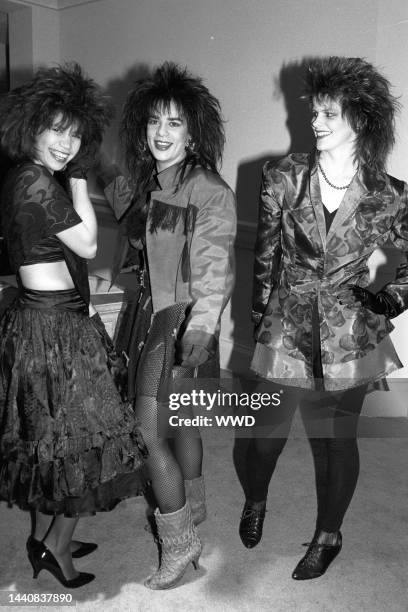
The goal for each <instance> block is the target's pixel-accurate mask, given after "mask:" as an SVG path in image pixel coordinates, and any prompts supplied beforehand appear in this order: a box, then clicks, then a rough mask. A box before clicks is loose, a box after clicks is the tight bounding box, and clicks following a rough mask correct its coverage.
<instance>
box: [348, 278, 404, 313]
mask: <svg viewBox="0 0 408 612" xmlns="http://www.w3.org/2000/svg"><path fill="white" fill-rule="evenodd" d="M348 289H349V290H350V291H351V294H352V296H353V297H354V299H355V301H357V302H360V304H361V305H362V306H363V307H364V308H368V310H371V312H374V313H375V314H381V315H385V316H386V317H388V318H389V319H392V318H394V317H396V316H397V315H399V314H400V313H401V312H402V310H401V308H400V306H399V304H398V302H397V301H396V300H395V299H394V298H393V297H392V296H391V295H390V294H389V293H387V292H386V291H378V293H372V292H371V291H369V290H368V289H365V288H364V287H359V286H358V285H349V286H348ZM343 302H344V300H343ZM340 303H342V302H340Z"/></svg>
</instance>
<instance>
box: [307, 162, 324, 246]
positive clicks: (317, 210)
mask: <svg viewBox="0 0 408 612" xmlns="http://www.w3.org/2000/svg"><path fill="white" fill-rule="evenodd" d="M309 176H310V180H309V194H310V201H311V203H312V206H313V210H314V214H315V217H316V222H317V228H318V230H319V234H320V239H321V241H322V245H323V249H324V250H326V220H325V218H324V212H323V202H322V196H321V193H320V185H319V175H318V173H317V166H316V163H315V159H314V157H313V156H311V159H310V167H309Z"/></svg>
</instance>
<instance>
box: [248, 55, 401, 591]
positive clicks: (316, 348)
mask: <svg viewBox="0 0 408 612" xmlns="http://www.w3.org/2000/svg"><path fill="white" fill-rule="evenodd" d="M305 97H306V99H308V100H309V102H310V105H311V110H312V120H311V124H312V128H313V131H314V134H315V137H316V150H315V151H313V153H311V154H305V153H297V154H291V155H288V156H287V157H285V158H284V159H282V160H281V161H279V162H278V163H277V164H272V163H271V162H267V163H266V165H265V166H264V169H263V180H262V188H261V197H260V210H259V226H258V235H257V243H256V248H255V256H256V259H255V270H254V274H255V280H254V299H253V322H254V324H255V325H256V328H255V339H256V348H255V353H254V356H253V360H252V369H253V371H254V372H256V373H257V374H258V375H259V376H260V377H261V378H262V379H265V380H267V381H271V382H270V384H271V385H274V384H277V385H278V387H277V389H278V391H281V390H284V391H285V392H284V394H283V395H282V394H281V400H282V405H281V408H280V409H279V410H276V411H275V413H274V414H273V415H272V414H271V412H269V413H268V414H266V415H264V418H263V421H262V419H261V420H260V421H259V424H263V425H264V426H265V428H266V429H264V430H263V431H262V430H261V429H259V430H258V431H257V432H255V434H254V435H255V437H254V439H253V440H252V441H251V443H250V446H249V450H248V455H247V470H248V477H249V483H248V485H247V487H246V491H245V494H246V502H245V506H244V511H243V514H242V517H241V523H240V536H241V539H242V541H243V543H244V545H245V546H247V547H248V548H252V547H253V546H256V545H257V544H258V542H259V541H260V539H261V536H262V526H263V521H264V516H265V506H266V498H267V493H268V486H269V482H270V479H271V476H272V474H273V471H274V469H275V465H276V462H277V460H278V457H279V454H280V453H281V451H282V449H283V447H284V445H285V442H286V438H287V434H288V432H289V429H290V425H291V421H292V418H293V414H294V411H295V409H296V406H297V404H298V403H300V407H301V412H302V417H303V420H304V423H305V428H306V432H307V434H308V437H309V441H310V444H311V448H312V452H313V457H314V463H315V470H316V489H317V520H316V531H315V534H314V537H313V538H312V541H311V543H310V545H309V547H308V549H307V552H306V555H305V556H304V557H303V558H302V559H301V561H300V562H299V563H298V565H297V567H296V568H295V570H294V572H293V575H292V576H293V578H294V579H296V580H307V579H311V578H316V577H318V576H321V575H322V574H323V573H324V572H325V571H326V569H327V568H328V566H329V565H330V563H331V561H332V560H333V559H334V558H335V557H336V555H337V554H338V553H339V551H340V549H341V545H342V537H341V532H340V527H341V525H342V522H343V518H344V515H345V513H346V511H347V508H348V505H349V503H350V501H351V499H352V496H353V493H354V490H355V486H356V483H357V478H358V471H359V455H358V447H357V441H356V430H357V424H358V419H359V415H360V411H361V407H362V404H363V401H364V396H365V393H366V391H367V387H368V385H372V384H373V383H375V381H378V380H381V379H382V378H383V377H384V376H385V375H386V374H388V373H390V372H392V371H393V370H395V369H397V368H400V367H401V363H400V360H399V358H398V356H397V354H396V352H395V349H394V346H393V344H392V342H391V340H390V337H389V333H390V331H391V330H392V329H393V326H392V324H391V323H390V319H391V318H393V317H396V316H397V315H398V314H400V313H401V312H402V311H403V310H405V309H406V308H407V306H408V293H407V281H408V267H407V264H406V263H404V264H403V265H401V266H400V268H399V269H398V271H397V273H396V276H395V279H394V280H393V281H392V282H390V283H388V284H387V285H386V286H385V287H384V288H383V289H382V290H381V291H379V292H377V293H373V292H371V291H370V289H369V283H370V277H369V269H368V266H367V260H368V259H369V257H370V255H371V254H372V253H373V251H374V250H375V249H376V248H377V247H380V246H382V245H384V244H385V243H386V242H387V240H391V241H392V243H393V244H394V246H395V247H396V248H397V249H400V250H402V251H407V250H408V206H407V204H408V202H407V199H408V197H407V196H408V192H407V185H406V184H405V183H403V182H401V181H398V180H397V179H395V178H393V177H391V176H389V175H388V174H386V171H385V163H386V157H387V154H388V153H389V151H390V150H391V147H392V145H393V143H394V116H395V111H396V109H397V107H398V104H397V101H396V99H395V98H394V97H393V96H392V95H391V93H390V86H389V83H388V81H387V80H386V79H385V77H384V76H382V75H381V74H380V73H379V72H378V71H377V70H376V69H375V68H374V67H373V66H372V65H371V64H369V63H368V62H366V61H364V60H362V59H360V58H346V57H325V58H320V59H316V60H313V61H311V63H310V65H309V69H308V72H307V77H306V92H305ZM299 399H300V401H299ZM265 431H267V432H268V434H269V437H266V436H265ZM257 433H258V434H259V435H258V437H256V435H257Z"/></svg>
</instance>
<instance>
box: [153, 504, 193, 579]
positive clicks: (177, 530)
mask: <svg viewBox="0 0 408 612" xmlns="http://www.w3.org/2000/svg"><path fill="white" fill-rule="evenodd" d="M154 514H155V518H156V525H157V531H158V536H159V544H160V546H161V559H160V565H159V569H158V570H157V571H156V572H155V573H154V574H152V575H151V576H149V578H147V579H146V580H145V583H144V584H145V586H147V587H148V588H149V589H157V590H158V589H171V588H172V587H174V586H176V584H177V583H178V582H179V581H180V580H181V578H182V577H183V575H184V572H185V571H186V569H187V566H188V564H189V563H193V565H194V569H197V567H198V559H199V557H200V554H201V550H202V544H201V540H200V538H199V537H198V534H197V530H196V528H195V526H194V523H193V519H192V516H191V511H190V506H189V504H188V502H186V504H185V506H183V507H182V508H180V510H177V511H176V512H170V513H169V514H161V513H160V512H159V510H158V509H156V510H155V513H154Z"/></svg>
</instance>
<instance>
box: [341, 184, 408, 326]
mask: <svg viewBox="0 0 408 612" xmlns="http://www.w3.org/2000/svg"><path fill="white" fill-rule="evenodd" d="M397 197H398V198H399V206H400V208H399V210H398V213H397V215H396V217H395V220H394V223H393V225H392V227H391V232H390V240H391V242H392V243H393V245H394V247H395V248H396V249H399V250H401V251H403V252H404V257H403V261H402V262H401V263H400V265H399V266H398V268H397V270H396V273H395V278H394V280H393V281H391V282H390V283H387V284H386V285H384V287H383V288H382V289H381V290H380V291H378V292H377V293H375V294H374V293H371V292H370V291H369V290H368V289H365V288H363V287H358V286H355V285H353V286H350V287H349V290H350V291H351V293H352V297H353V298H354V301H357V302H360V303H361V304H362V305H363V306H364V307H365V308H368V309H369V310H372V311H373V312H375V313H376V314H382V315H385V316H387V317H389V318H390V319H392V318H394V317H396V316H398V315H399V314H401V313H402V312H404V310H406V309H407V308H408V186H407V185H406V184H404V189H403V191H402V194H401V196H397ZM346 292H347V289H346ZM339 297H340V299H342V300H343V301H344V302H345V303H348V302H349V296H348V295H347V293H346V295H344V294H343V293H341V294H340V296H339Z"/></svg>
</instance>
